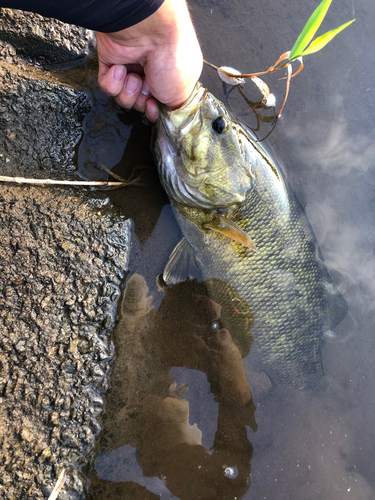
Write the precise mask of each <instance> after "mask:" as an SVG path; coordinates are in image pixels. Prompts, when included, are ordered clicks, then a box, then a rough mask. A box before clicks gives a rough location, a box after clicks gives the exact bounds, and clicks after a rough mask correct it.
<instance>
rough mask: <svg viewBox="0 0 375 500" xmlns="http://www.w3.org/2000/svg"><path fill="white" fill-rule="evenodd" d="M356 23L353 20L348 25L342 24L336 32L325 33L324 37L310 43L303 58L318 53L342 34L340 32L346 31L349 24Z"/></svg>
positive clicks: (303, 53)
mask: <svg viewBox="0 0 375 500" xmlns="http://www.w3.org/2000/svg"><path fill="white" fill-rule="evenodd" d="M354 21H355V19H352V20H351V21H349V22H348V23H345V24H342V25H341V26H339V27H338V28H336V29H335V30H331V31H327V33H324V35H321V36H319V37H318V38H316V39H315V40H314V41H312V42H311V43H310V45H309V47H308V48H307V49H306V50H304V51H303V52H302V54H301V56H307V55H308V54H314V52H318V50H320V49H322V48H323V47H325V46H326V45H327V43H328V42H330V41H331V40H332V38H334V37H335V36H336V35H337V34H338V33H340V31H342V30H344V29H345V28H346V27H347V26H349V24H352V23H353V22H354Z"/></svg>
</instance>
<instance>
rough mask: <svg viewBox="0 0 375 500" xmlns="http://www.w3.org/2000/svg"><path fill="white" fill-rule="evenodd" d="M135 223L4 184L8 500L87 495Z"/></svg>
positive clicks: (1, 358) (3, 481) (2, 487)
mask: <svg viewBox="0 0 375 500" xmlns="http://www.w3.org/2000/svg"><path fill="white" fill-rule="evenodd" d="M130 229H131V222H129V221H124V220H122V221H121V218H120V219H119V220H116V219H110V218H108V217H101V216H100V215H99V214H98V213H97V209H94V208H90V207H89V206H87V203H83V201H82V200H80V199H79V198H77V197H75V196H73V195H69V194H68V193H66V191H65V192H64V191H53V192H52V191H50V190H47V189H37V188H19V187H12V188H8V187H4V186H1V190H0V241H1V258H0V311H1V312H0V330H1V335H0V352H1V354H0V395H1V398H0V497H1V498H3V499H21V498H25V497H26V496H27V498H35V499H37V498H38V499H39V498H46V497H47V496H48V495H49V494H50V492H51V491H52V489H53V486H54V483H55V482H56V480H57V476H58V474H59V472H60V471H61V469H62V468H65V469H67V471H69V472H70V473H69V474H68V479H67V482H66V483H65V487H64V488H65V493H64V492H63V494H62V495H61V498H66V499H68V498H80V497H81V495H82V494H83V493H84V491H85V484H84V479H83V476H81V475H80V474H79V473H78V470H79V468H80V466H81V465H82V464H83V462H85V456H86V455H87V454H88V453H89V451H90V450H91V449H92V447H93V445H94V437H95V435H97V434H98V433H99V431H100V425H101V424H100V417H99V415H100V413H101V412H102V409H103V404H104V400H103V397H102V396H101V394H102V393H103V392H105V391H106V390H107V388H108V384H109V379H108V376H109V370H110V361H111V359H112V357H113V354H114V346H113V343H112V342H111V340H109V333H110V331H111V328H112V327H113V325H114V314H115V310H116V304H117V299H118V297H119V294H120V293H119V287H118V285H119V284H120V281H121V279H122V278H123V275H124V269H126V266H127V261H128V252H129V244H130Z"/></svg>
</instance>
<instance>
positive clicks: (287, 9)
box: [79, 0, 375, 500]
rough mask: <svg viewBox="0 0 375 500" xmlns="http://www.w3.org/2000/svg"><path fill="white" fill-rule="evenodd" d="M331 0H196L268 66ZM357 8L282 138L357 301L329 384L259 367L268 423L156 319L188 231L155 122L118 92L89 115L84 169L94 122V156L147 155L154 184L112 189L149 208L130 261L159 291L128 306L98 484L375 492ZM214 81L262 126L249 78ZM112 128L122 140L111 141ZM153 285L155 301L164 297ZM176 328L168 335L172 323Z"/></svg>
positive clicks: (238, 62)
mask: <svg viewBox="0 0 375 500" xmlns="http://www.w3.org/2000/svg"><path fill="white" fill-rule="evenodd" d="M317 3H318V2H315V1H313V2H310V3H308V2H307V3H306V2H303V3H301V2H297V1H296V0H288V1H287V2H284V3H280V2H274V1H272V0H264V1H262V2H258V1H254V2H246V1H245V0H236V1H229V0H222V1H209V0H191V1H190V7H191V12H192V16H193V18H194V21H195V24H196V27H197V31H198V35H199V38H200V41H201V44H202V48H203V53H204V57H205V59H207V60H209V61H211V62H212V63H214V64H217V65H219V66H220V65H230V66H233V67H235V68H237V69H239V70H241V71H244V72H252V71H254V72H255V71H261V70H264V69H266V68H267V67H269V66H270V65H271V64H273V63H274V62H275V61H276V60H277V58H278V57H279V55H280V54H281V53H283V52H284V51H286V50H290V48H291V47H292V45H293V43H294V41H295V39H296V37H297V36H298V34H299V32H300V30H301V29H302V27H303V25H304V23H305V22H306V20H307V18H308V16H309V15H310V13H311V12H312V11H313V9H314V8H315V7H316V5H317ZM354 17H355V18H356V22H355V23H354V25H352V26H350V27H349V28H348V29H347V30H345V31H344V32H343V33H341V34H340V35H339V36H338V37H337V38H336V39H335V40H334V41H332V42H331V43H330V44H329V45H328V46H327V47H326V48H325V49H324V50H323V51H322V52H319V53H317V54H314V55H311V56H309V57H306V58H305V65H306V66H305V69H304V71H303V72H302V74H301V75H299V76H297V77H296V78H295V79H294V80H293V81H292V85H291V91H290V97H289V100H288V102H287V104H286V107H285V110H284V112H283V114H282V118H281V119H280V121H279V123H278V125H277V127H276V129H275V131H274V132H273V133H272V134H271V136H270V137H269V138H268V141H267V143H268V144H269V145H270V146H271V147H272V148H273V151H274V153H275V155H276V157H277V158H278V159H279V161H280V163H281V164H282V166H283V169H284V172H285V174H286V176H287V178H288V180H289V182H290V183H291V185H292V187H293V189H294V191H295V193H296V195H297V197H298V198H299V200H300V201H301V203H302V205H303V206H304V208H305V210H306V213H307V216H308V218H309V220H310V223H311V225H312V227H313V229H314V232H315V235H316V237H317V240H318V242H319V245H320V248H321V251H322V254H323V257H324V260H325V263H326V265H327V268H328V269H329V272H330V274H331V276H332V278H333V280H334V282H335V284H336V286H337V288H338V289H339V291H340V292H341V293H342V294H343V296H344V297H345V299H346V301H347V303H348V305H349V313H348V316H347V318H346V320H345V321H344V322H343V323H342V325H340V326H339V327H338V328H337V329H336V330H335V332H331V334H328V335H326V338H325V339H324V340H325V344H324V347H323V358H324V368H325V377H326V383H327V384H326V388H325V389H324V390H321V391H319V392H316V393H311V392H308V391H295V390H293V389H290V388H282V387H274V388H272V389H271V390H269V391H266V390H259V391H257V390H256V386H257V383H258V381H254V380H251V379H250V378H249V374H248V378H249V380H248V381H249V384H250V387H251V389H252V390H253V388H254V395H255V396H256V397H255V404H256V410H255V420H256V424H257V428H256V427H255V426H254V422H253V421H252V420H251V418H250V417H249V415H248V416H247V417H246V418H245V417H243V418H242V417H241V415H236V413H235V411H233V412H232V413H231V412H230V411H228V412H227V414H225V412H224V414H223V413H221V414H220V412H222V409H220V407H219V404H218V402H217V401H215V398H214V395H213V393H212V392H211V390H210V385H209V383H208V381H207V374H205V373H203V372H202V371H198V370H192V369H191V368H189V361H186V362H185V365H187V366H174V365H173V362H175V361H176V360H175V359H174V358H173V356H172V355H169V357H168V356H167V355H165V353H164V354H163V348H162V347H161V344H158V342H157V340H155V336H153V335H152V333H151V330H152V328H153V326H152V325H153V324H154V323H153V321H154V320H155V314H157V313H156V310H157V308H158V307H159V305H160V304H161V302H162V301H163V298H164V294H163V293H162V292H160V291H158V289H157V286H156V283H155V279H156V276H157V275H158V274H159V273H161V272H162V271H163V267H164V265H165V263H166V261H167V259H168V255H169V253H170V251H171V250H172V249H173V247H174V245H175V244H176V243H177V242H178V241H179V239H180V236H181V235H180V231H179V228H178V227H177V225H176V223H175V222H174V219H173V215H172V213H171V209H170V206H169V205H168V202H167V199H166V197H165V195H164V194H163V192H162V190H161V188H160V186H159V184H158V181H157V177H156V175H155V172H154V170H153V162H152V158H151V156H149V154H148V153H145V152H144V151H145V144H146V143H147V141H148V137H147V136H148V134H149V127H148V126H147V125H146V124H144V123H143V122H142V120H141V119H140V118H139V117H138V116H136V115H135V114H133V113H130V114H129V113H124V112H118V110H116V109H115V108H113V110H112V114H110V113H109V112H108V109H106V108H105V106H106V102H105V101H104V104H103V106H104V108H103V109H106V110H105V111H103V112H104V113H105V116H104V119H103V129H101V131H100V133H97V134H96V135H95V134H93V132H92V130H93V129H92V125H90V123H87V124H86V125H87V130H86V136H85V139H84V141H83V142H82V144H81V149H80V152H79V155H80V156H79V161H80V168H81V173H82V172H83V173H85V168H86V170H87V163H89V162H88V160H87V159H88V157H89V154H88V153H87V150H86V152H85V149H84V148H85V147H87V145H88V144H89V142H90V140H89V138H90V137H91V139H92V140H91V144H92V145H93V146H92V148H93V150H94V153H92V154H93V155H94V158H91V157H90V158H91V161H98V157H99V156H100V158H101V159H102V161H105V163H106V165H107V167H109V168H114V170H115V171H116V172H117V173H119V174H120V175H127V174H129V173H130V172H131V171H132V169H133V168H134V167H136V166H139V165H142V166H147V167H148V170H147V172H146V174H145V176H144V183H145V184H146V186H134V187H129V188H127V189H125V190H121V191H116V192H113V193H111V194H110V198H111V200H112V201H113V202H115V203H116V204H117V205H120V206H121V207H122V210H123V212H124V214H126V215H127V216H130V217H132V218H133V219H134V221H135V234H136V237H135V238H134V244H133V255H132V259H131V270H130V273H129V276H130V275H132V274H134V273H138V274H139V275H142V276H143V277H144V278H145V280H146V283H147V285H148V287H149V291H147V290H146V289H145V288H144V287H143V288H142V287H140V290H143V291H142V293H143V295H142V293H141V294H140V295H139V296H138V299H137V300H138V301H139V303H140V304H142V308H143V309H142V308H141V310H142V311H143V313H142V315H140V316H139V317H138V320H137V321H138V323H137V321H135V320H134V318H133V320H134V321H133V320H132V321H133V323H132V322H131V321H130V322H129V317H128V325H127V326H126V324H125V323H124V326H123V328H124V329H125V330H126V328H127V329H128V333H126V332H125V330H123V332H124V339H123V340H122V341H121V333H118V334H117V335H118V339H117V341H118V345H119V348H118V357H117V360H116V363H115V366H114V372H113V374H114V378H113V381H112V388H111V391H110V393H109V394H108V396H107V402H108V403H107V411H106V414H105V416H104V419H103V422H104V432H103V433H102V435H101V438H100V439H99V443H98V446H97V458H96V461H95V464H94V470H93V471H92V472H91V473H90V478H91V480H92V487H91V489H90V493H89V497H90V498H92V499H101V498H106V496H105V495H107V497H108V498H114V499H115V498H122V499H125V498H129V499H130V498H132V499H142V500H143V499H148V498H150V499H152V498H162V499H170V498H181V499H182V500H184V499H198V498H202V499H205V500H206V499H211V498H223V499H224V498H225V499H229V498H230V499H235V498H238V499H239V498H244V499H250V498H256V499H270V500H274V499H276V498H277V499H278V500H282V499H290V498H301V499H302V498H303V499H306V500H310V499H311V500H317V499H325V500H326V499H329V500H336V499H337V500H341V499H346V498H348V499H352V500H362V499H363V500H372V499H374V498H375V474H374V467H373V464H374V461H375V456H374V450H375V446H374V444H375V443H374V431H373V422H374V419H375V404H374V399H373V394H374V390H375V377H374V368H375V344H374V328H373V311H374V298H375V284H374V283H375V279H374V278H375V276H374V274H375V273H374V267H375V266H374V243H375V241H374V234H375V231H374V229H375V228H374V210H375V192H374V186H375V177H374V170H375V165H374V153H375V145H374V144H375V141H374V139H375V119H374V116H375V114H374V103H375V98H374V83H373V82H374V77H375V74H374V69H373V68H374V62H375V61H374V60H375V55H374V51H373V47H374V43H375V33H374V29H373V26H374V24H375V9H374V6H373V4H372V1H371V0H363V1H361V2H359V1H354V0H340V1H339V0H336V1H334V2H333V4H332V6H331V8H330V11H329V13H328V15H327V17H326V20H325V21H324V24H323V27H322V32H324V31H328V30H329V29H332V28H334V27H337V26H339V25H340V24H342V23H344V22H346V21H348V20H350V19H352V18H354ZM202 83H203V84H204V85H206V86H207V87H208V88H209V90H210V91H211V92H213V93H214V94H215V95H216V96H217V97H218V98H219V99H221V100H223V102H225V103H226V104H227V105H228V106H229V107H230V108H231V109H232V110H233V111H234V112H235V113H236V114H237V116H241V118H242V119H243V120H244V121H245V122H246V123H247V124H248V125H249V126H252V127H254V126H255V120H254V115H253V113H252V112H251V111H250V110H249V108H248V107H247V106H246V104H245V103H244V101H243V99H242V98H241V96H240V95H239V94H238V92H237V91H236V90H234V91H232V92H230V93H229V94H228V91H229V90H230V89H229V88H228V87H225V86H224V85H223V84H222V82H221V81H220V80H219V79H218V78H217V76H216V74H215V72H214V70H212V69H210V68H205V69H204V73H203V76H202ZM267 83H268V84H269V85H270V88H271V91H272V92H273V93H274V94H275V95H276V98H277V102H278V103H281V101H282V98H283V93H284V81H282V80H279V76H278V74H277V75H274V76H270V77H268V78H267ZM245 90H246V92H247V93H248V95H249V96H250V98H252V99H254V100H256V99H257V98H258V94H257V91H256V90H255V89H254V88H253V87H252V86H251V82H248V83H246V85H245ZM98 109H99V108H98ZM108 114H109V115H110V117H111V118H110V120H109V119H108ZM95 120H96V123H97V122H98V119H97V118H96V119H95ZM95 120H94V121H95ZM105 129H107V131H106V134H104V133H103V130H105ZM264 130H265V131H267V129H266V128H264ZM265 133H266V132H265ZM103 137H107V138H106V139H103ZM108 140H110V141H113V143H114V144H113V146H112V147H111V148H108V150H104V152H103V153H98V151H100V147H101V144H103V145H104V144H105V143H106V141H108ZM85 141H86V142H85ZM103 147H104V146H103ZM111 155H112V156H111ZM111 162H112V164H111ZM87 175H89V174H87ZM150 295H152V296H153V305H154V307H155V310H152V309H150V302H149V301H148V300H147V296H150ZM191 320H192V321H193V320H194V318H191ZM121 324H122V323H121V322H120V326H121ZM129 325H130V326H129ZM183 328H184V326H183V325H181V330H180V331H176V336H177V338H174V337H173V336H171V338H170V340H169V341H167V343H168V342H171V343H172V345H173V346H174V349H175V351H178V352H179V343H178V342H179V337H178V336H179V335H181V344H180V349H181V350H182V349H183V346H184V345H185V344H184V341H183V338H184V337H183ZM118 332H121V328H119V330H118ZM129 332H130V333H129ZM156 339H157V338H156ZM121 342H123V344H122V343H121ZM163 342H164V344H162V345H164V346H165V345H166V344H165V338H164V340H163ZM164 351H165V349H164ZM167 351H168V349H167ZM163 356H164V357H163ZM181 364H183V363H180V365H181ZM116 370H117V371H116ZM155 384H156V385H155ZM156 386H157V389H156V388H155V387H156ZM187 387H188V390H187V391H186V389H187ZM188 412H189V416H188ZM179 419H180V420H179ZM177 421H178V422H180V423H179V424H178V425H177V424H176V422H177ZM218 422H219V428H218ZM255 429H256V430H255ZM176 436H177V437H176ZM228 441H231V443H228ZM222 450H224V452H223V451H222Z"/></svg>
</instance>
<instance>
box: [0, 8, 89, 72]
mask: <svg viewBox="0 0 375 500" xmlns="http://www.w3.org/2000/svg"><path fill="white" fill-rule="evenodd" d="M0 40H2V41H4V42H7V43H9V44H10V45H12V46H13V47H14V49H15V51H16V53H17V55H18V56H19V57H21V58H22V59H24V60H26V61H28V62H33V63H39V64H51V63H61V62H66V61H72V60H74V59H80V58H85V57H87V56H88V55H89V54H90V53H92V51H93V49H94V48H95V44H96V40H95V34H94V32H93V31H91V30H87V29H85V28H80V27H78V26H72V25H69V24H65V23H62V22H61V21H58V20H57V19H47V18H45V17H42V16H40V15H39V14H33V13H31V12H27V13H24V12H22V11H20V10H12V9H5V8H2V9H0Z"/></svg>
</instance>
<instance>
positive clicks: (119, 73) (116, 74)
mask: <svg viewBox="0 0 375 500" xmlns="http://www.w3.org/2000/svg"><path fill="white" fill-rule="evenodd" d="M125 71H126V69H125V66H122V65H120V64H118V65H116V67H115V69H114V71H113V78H114V79H115V80H117V81H118V82H121V80H122V79H123V78H124V76H125Z"/></svg>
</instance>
